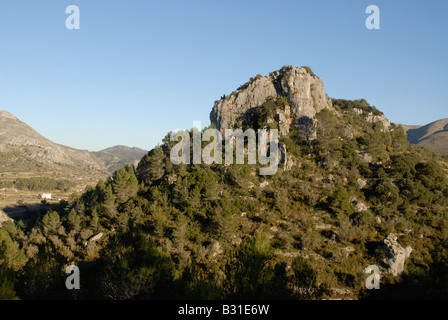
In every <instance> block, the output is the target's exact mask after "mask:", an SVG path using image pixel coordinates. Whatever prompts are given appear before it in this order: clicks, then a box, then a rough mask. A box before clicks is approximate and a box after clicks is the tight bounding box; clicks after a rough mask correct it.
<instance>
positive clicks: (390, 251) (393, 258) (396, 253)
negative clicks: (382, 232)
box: [379, 233, 412, 276]
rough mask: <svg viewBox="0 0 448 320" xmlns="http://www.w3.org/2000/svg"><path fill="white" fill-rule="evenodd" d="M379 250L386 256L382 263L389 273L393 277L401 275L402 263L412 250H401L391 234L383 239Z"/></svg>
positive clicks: (407, 248)
mask: <svg viewBox="0 0 448 320" xmlns="http://www.w3.org/2000/svg"><path fill="white" fill-rule="evenodd" d="M379 249H380V250H382V251H384V252H385V253H386V254H387V258H386V260H385V261H384V263H385V264H386V265H387V266H388V268H389V272H390V273H391V274H393V275H394V276H399V275H401V274H402V273H403V270H404V263H405V262H406V259H407V258H409V256H410V254H411V252H412V248H411V247H406V248H403V247H402V246H401V245H400V244H399V243H398V241H397V237H396V236H395V235H394V234H393V233H391V234H390V235H389V236H387V238H386V239H384V242H383V244H382V245H380V248H379Z"/></svg>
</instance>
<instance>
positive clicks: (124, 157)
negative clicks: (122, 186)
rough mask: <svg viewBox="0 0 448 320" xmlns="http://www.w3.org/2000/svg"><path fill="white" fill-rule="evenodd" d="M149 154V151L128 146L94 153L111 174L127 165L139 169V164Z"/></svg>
mask: <svg viewBox="0 0 448 320" xmlns="http://www.w3.org/2000/svg"><path fill="white" fill-rule="evenodd" d="M147 153H148V151H147V150H143V149H140V148H136V147H132V148H131V147H127V146H115V147H110V148H107V149H104V150H101V151H98V152H93V154H94V155H95V156H96V157H97V158H98V159H99V160H100V161H101V162H103V163H104V165H105V166H106V169H107V170H108V171H109V172H114V171H115V170H117V169H119V168H121V167H123V166H124V165H126V164H132V165H134V166H135V167H137V165H138V162H139V161H140V160H141V159H142V158H143V156H144V155H145V154H147Z"/></svg>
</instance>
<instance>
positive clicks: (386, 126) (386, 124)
mask: <svg viewBox="0 0 448 320" xmlns="http://www.w3.org/2000/svg"><path fill="white" fill-rule="evenodd" d="M353 111H354V112H355V113H357V114H358V115H360V116H362V117H363V118H364V120H366V121H367V122H370V123H372V124H373V123H376V122H380V123H381V124H382V126H383V127H382V128H381V131H383V132H386V131H389V130H390V127H391V123H390V121H389V119H387V118H386V117H385V116H384V115H383V114H380V115H375V114H373V112H369V113H367V114H366V112H365V111H364V110H362V109H358V108H354V109H353Z"/></svg>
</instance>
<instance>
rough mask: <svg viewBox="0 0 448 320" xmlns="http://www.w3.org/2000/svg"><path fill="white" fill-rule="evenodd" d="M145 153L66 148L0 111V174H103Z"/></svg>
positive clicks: (142, 151) (123, 148) (121, 149)
mask: <svg viewBox="0 0 448 320" xmlns="http://www.w3.org/2000/svg"><path fill="white" fill-rule="evenodd" d="M145 153H146V151H144V150H141V149H138V148H129V147H124V146H117V147H112V148H108V149H105V150H102V151H99V152H89V151H86V150H78V149H74V148H70V147H67V146H64V145H60V144H57V143H54V142H52V141H50V140H49V139H47V138H45V137H43V136H42V135H41V134H39V133H38V132H37V131H36V130H34V129H33V128H32V127H30V126H29V125H27V124H26V123H24V122H22V121H20V120H19V119H17V118H16V117H15V116H14V115H13V114H11V113H9V112H7V111H4V110H2V111H0V173H2V172H16V173H19V172H29V173H30V174H41V173H48V172H55V174H56V175H58V174H69V175H73V176H83V175H105V174H109V173H111V172H113V171H114V170H116V169H117V168H119V167H120V166H122V165H124V164H131V163H132V164H134V163H135V162H136V161H138V160H140V159H141V158H142V157H143V155H144V154H145Z"/></svg>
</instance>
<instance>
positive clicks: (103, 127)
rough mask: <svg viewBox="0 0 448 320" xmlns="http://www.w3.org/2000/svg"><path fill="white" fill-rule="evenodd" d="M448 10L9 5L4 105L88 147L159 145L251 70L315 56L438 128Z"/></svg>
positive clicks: (373, 98)
mask: <svg viewBox="0 0 448 320" xmlns="http://www.w3.org/2000/svg"><path fill="white" fill-rule="evenodd" d="M71 4H74V5H77V6H78V7H79V9H80V18H81V29H80V30H68V29H66V27H65V20H66V18H67V17H68V14H66V13H65V8H66V7H67V6H68V5H71ZM370 4H375V5H377V6H378V7H379V8H380V10H381V11H380V13H381V20H380V21H381V29H380V30H368V29H367V28H366V27H365V20H366V18H367V16H368V15H367V14H366V13H365V10H366V7H367V6H368V5H370ZM447 16H448V1H445V0H434V1H428V0H425V1H423V0H418V1H417V0H415V1H414V0H406V1H401V0H387V1H380V0H369V1H363V0H338V1H334V0H328V1H324V0H315V1H299V0H295V1H279V0H276V1H263V0H250V1H249V0H240V1H234V0H229V1H223V0H220V1H218V0H208V1H195V0H188V1H185V0H184V1H148V0H144V1H143V0H141V1H138V0H127V1H124V0H107V1H104V0H88V1H87V0H70V1H65V0H53V1H43V0H42V1H36V0H28V1H24V0H2V1H1V2H0V109H4V110H7V111H9V112H11V113H13V114H15V115H16V116H17V117H18V118H19V119H21V120H22V121H24V122H26V123H28V124H29V125H31V126H32V127H34V128H35V129H36V130H37V131H39V132H40V133H41V134H43V135H44V136H46V137H47V138H49V139H51V140H53V141H55V142H57V143H61V144H65V145H68V146H72V147H75V148H80V149H89V150H99V149H102V148H106V147H109V146H112V145H117V144H124V145H129V146H137V147H141V148H145V149H150V148H152V147H153V146H154V145H156V144H157V143H159V142H160V141H161V139H162V138H163V137H164V136H165V135H166V133H167V132H169V131H170V130H174V129H177V128H191V127H192V125H193V121H194V120H200V121H202V123H203V125H208V124H209V122H210V121H209V114H210V111H211V109H212V107H213V103H214V101H215V100H217V99H219V98H220V97H221V96H222V95H223V94H228V93H230V92H232V91H233V90H235V89H236V88H237V87H238V86H239V85H241V84H243V83H244V82H246V81H247V80H248V79H249V78H250V77H252V76H255V75H256V74H258V73H260V74H262V75H267V74H268V73H269V72H271V71H274V70H277V69H279V68H281V67H282V66H284V65H294V66H299V67H300V66H302V65H308V66H310V67H311V68H312V69H313V71H314V72H315V73H316V74H317V75H319V76H320V77H321V78H323V80H324V83H325V88H326V91H327V93H328V95H329V96H330V97H334V98H345V99H355V98H365V99H367V101H369V102H370V103H371V104H372V105H375V106H376V107H377V108H379V109H380V110H382V111H383V112H384V113H385V114H386V116H387V117H388V118H389V119H390V120H391V121H393V122H399V123H405V124H426V123H429V122H431V121H434V120H437V119H441V118H446V117H448V112H447V110H448V103H447V101H448V80H447V79H448V77H447V75H448V63H447V57H448V43H447V35H448V32H447V31H448V22H447Z"/></svg>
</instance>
